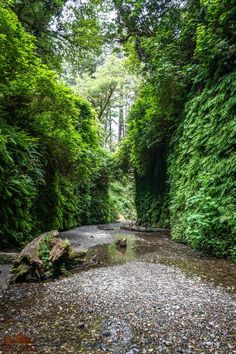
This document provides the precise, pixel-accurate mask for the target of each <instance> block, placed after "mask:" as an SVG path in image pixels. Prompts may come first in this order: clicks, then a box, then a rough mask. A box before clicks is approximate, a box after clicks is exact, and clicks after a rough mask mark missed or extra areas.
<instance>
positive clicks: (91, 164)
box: [0, 1, 115, 247]
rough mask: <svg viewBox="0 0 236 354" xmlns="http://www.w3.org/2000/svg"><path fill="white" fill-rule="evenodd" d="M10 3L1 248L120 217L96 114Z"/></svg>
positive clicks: (3, 36) (3, 39) (1, 146)
mask: <svg viewBox="0 0 236 354" xmlns="http://www.w3.org/2000/svg"><path fill="white" fill-rule="evenodd" d="M11 4H12V2H10V1H9V6H8V2H4V3H2V2H1V4H0V48H1V54H0V67H1V72H0V76H1V79H0V82H1V83H0V88H1V91H0V206H1V207H0V246H1V247H7V246H9V245H11V246H12V245H13V246H20V245H22V244H23V243H25V242H27V240H29V239H31V238H32V237H34V236H35V235H37V234H38V233H40V232H42V231H46V230H49V229H69V228H72V227H75V226H78V225H81V224H85V223H87V224H91V223H98V222H106V221H109V220H111V219H113V218H114V217H115V215H112V214H111V213H112V210H111V208H110V202H109V200H110V196H109V190H108V189H109V188H108V184H109V181H108V180H109V177H108V167H107V166H108V165H109V162H108V160H109V158H108V155H107V153H106V151H105V150H104V149H103V148H102V146H101V144H100V141H99V136H98V122H97V120H96V115H95V111H94V110H93V108H92V107H91V105H90V104H89V103H88V102H87V101H86V100H85V99H82V98H79V97H77V96H75V95H74V94H73V92H72V91H71V90H70V89H69V88H68V87H66V86H65V85H64V84H63V83H62V82H60V80H59V78H58V75H57V74H56V73H55V71H51V70H49V68H48V65H47V64H45V63H43V61H44V62H45V58H44V59H42V58H41V57H40V56H39V54H38V53H37V52H38V49H39V47H38V46H37V45H38V41H37V40H36V37H35V36H33V35H32V34H30V33H29V32H27V31H26V30H25V29H24V27H23V25H22V23H21V22H20V21H19V18H18V17H17V15H16V14H15V12H14V11H13V10H12V8H11V6H10V5H11ZM62 4H63V2H61V3H60V5H62ZM36 5H38V8H37V9H34V10H35V12H36V13H37V11H38V14H40V9H42V8H43V7H42V4H41V3H40V2H38V3H37V4H36V3H35V6H36ZM58 6H59V2H58ZM22 8H23V7H22ZM52 9H53V6H52ZM56 9H57V8H56ZM36 10H37V11H36ZM27 11H29V8H28V10H27ZM39 18H40V20H41V21H42V20H45V17H39ZM33 32H35V31H33ZM44 44H45V42H44ZM52 57H53V54H52ZM53 59H55V58H53ZM47 60H49V59H48V58H47Z"/></svg>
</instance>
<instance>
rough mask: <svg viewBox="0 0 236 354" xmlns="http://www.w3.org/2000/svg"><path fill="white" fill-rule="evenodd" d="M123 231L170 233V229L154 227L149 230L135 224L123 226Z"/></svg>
mask: <svg viewBox="0 0 236 354" xmlns="http://www.w3.org/2000/svg"><path fill="white" fill-rule="evenodd" d="M120 228H121V229H122V230H127V231H135V232H147V233H149V232H168V233H169V232H170V230H169V229H163V228H158V227H153V228H148V227H146V226H138V225H134V224H128V225H127V224H124V225H121V227H120Z"/></svg>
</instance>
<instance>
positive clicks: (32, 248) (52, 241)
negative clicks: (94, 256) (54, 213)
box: [11, 230, 85, 282]
mask: <svg viewBox="0 0 236 354" xmlns="http://www.w3.org/2000/svg"><path fill="white" fill-rule="evenodd" d="M84 257H85V252H83V251H81V252H78V253H75V252H73V251H72V248H71V246H70V243H69V241H68V240H62V239H61V238H59V232H58V231H57V230H53V231H49V232H46V233H44V234H42V235H40V236H38V237H37V238H35V239H34V240H33V241H31V242H30V243H28V244H27V245H26V247H25V248H24V249H23V250H22V251H21V252H20V254H19V256H18V258H17V259H16V261H15V262H14V264H13V269H12V273H13V276H12V278H11V281H12V282H18V281H32V280H43V279H46V278H50V277H53V276H57V275H60V274H64V273H65V272H66V270H67V269H70V268H72V267H73V265H74V264H75V263H77V264H78V263H82V262H83V259H84Z"/></svg>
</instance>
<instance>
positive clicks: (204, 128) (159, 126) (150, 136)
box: [0, 0, 236, 258]
mask: <svg viewBox="0 0 236 354" xmlns="http://www.w3.org/2000/svg"><path fill="white" fill-rule="evenodd" d="M114 39H115V40H114ZM112 40H113V42H112ZM235 43H236V4H235V0H222V1H219V0H198V1H193V0H187V1H185V2H178V1H172V0H158V1H157V0H137V1H133V0H106V1H99V0H89V1H85V2H76V1H66V0H54V1H47V0H35V1H30V0H8V1H0V47H1V54H0V68H1V72H0V192H1V193H0V205H1V209H0V245H1V246H8V245H9V244H15V245H21V244H22V243H24V242H25V241H26V240H27V239H30V238H32V237H34V236H35V235H36V234H37V233H39V232H41V231H45V230H48V229H52V228H58V229H69V228H72V227H74V226H77V225H81V224H85V223H89V224H90V223H102V222H106V221H113V220H115V219H117V218H118V216H120V217H125V218H127V219H133V218H134V217H135V213H134V205H133V194H134V190H133V179H134V180H135V186H136V190H135V204H136V210H137V220H138V223H140V224H145V225H147V224H150V225H157V226H164V227H171V229H172V236H173V238H174V239H175V240H177V241H180V242H183V243H188V244H190V245H191V246H192V247H194V248H198V249H203V250H205V251H207V252H209V253H212V254H214V255H216V256H229V257H232V258H235V257H236V249H235V245H236V209H235V195H236V186H235V170H236V155H235V139H236V119H235V112H236V109H235V108H236V101H235V96H236V69H235V68H236V66H235V57H236V55H235V54H236V53H235V52H236V44H235ZM62 78H63V79H62ZM63 80H64V81H63ZM65 82H66V83H65ZM137 83H138V85H137ZM70 86H71V87H70ZM137 90H138V93H137ZM80 96H84V97H80ZM134 99H135V102H134ZM131 106H132V108H131ZM127 117H128V121H127ZM114 127H115V128H114ZM125 135H126V136H125ZM124 136H125V137H124ZM118 142H120V148H119V150H118V153H117V152H115V154H114V150H116V147H117V143H118ZM114 155H115V156H114ZM132 176H133V177H132Z"/></svg>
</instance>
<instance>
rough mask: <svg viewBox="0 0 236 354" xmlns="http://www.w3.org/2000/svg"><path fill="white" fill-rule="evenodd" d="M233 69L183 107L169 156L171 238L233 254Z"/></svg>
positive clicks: (235, 87) (235, 231)
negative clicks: (182, 115) (184, 108)
mask: <svg viewBox="0 0 236 354" xmlns="http://www.w3.org/2000/svg"><path fill="white" fill-rule="evenodd" d="M235 78H236V71H234V72H232V73H230V74H228V75H226V76H225V77H224V78H222V79H221V80H220V81H219V82H215V83H214V82H213V83H212V85H211V86H208V87H206V88H205V89H204V90H203V91H202V92H201V93H200V94H199V95H196V96H194V97H193V98H192V99H191V100H190V101H189V102H188V103H187V104H186V110H185V116H184V119H183V121H182V123H181V124H180V126H179V128H178V130H177V133H176V135H175V137H174V139H173V140H175V142H174V143H173V146H172V151H171V153H170V155H169V170H168V174H169V180H170V210H171V224H172V234H173V237H174V238H175V239H176V240H179V241H182V242H188V243H190V244H191V245H192V246H193V247H196V248H203V249H205V250H207V251H209V252H211V253H213V254H215V255H218V256H219V255H227V254H228V255H232V256H233V255H234V256H235V253H234V252H235V249H234V247H235V245H236V238H235V237H236V217H235V210H234V207H233V206H234V203H235V171H236V156H235V151H234V148H235V141H236V121H235V116H234V112H235V99H234V98H235V95H236V84H235V82H236V81H235Z"/></svg>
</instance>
